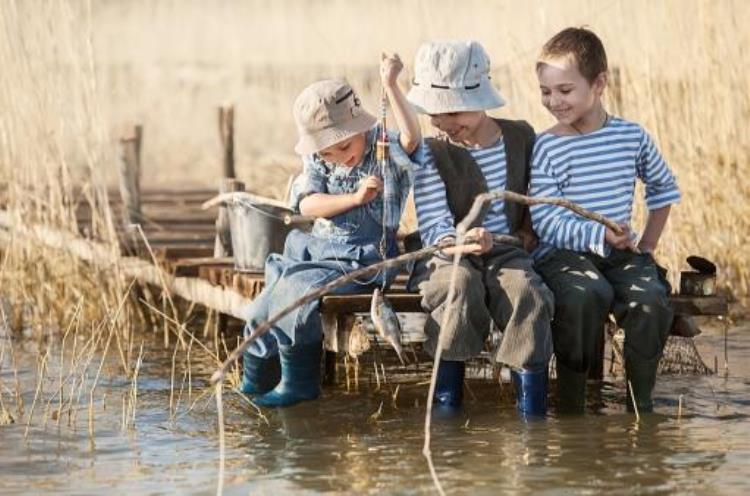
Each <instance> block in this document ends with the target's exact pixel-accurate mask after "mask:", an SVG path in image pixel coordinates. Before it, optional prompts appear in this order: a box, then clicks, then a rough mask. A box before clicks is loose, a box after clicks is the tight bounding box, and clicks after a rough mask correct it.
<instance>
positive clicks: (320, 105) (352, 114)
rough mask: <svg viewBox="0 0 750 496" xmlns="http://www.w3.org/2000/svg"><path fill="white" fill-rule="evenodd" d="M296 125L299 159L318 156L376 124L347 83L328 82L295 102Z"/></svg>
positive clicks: (322, 82)
mask: <svg viewBox="0 0 750 496" xmlns="http://www.w3.org/2000/svg"><path fill="white" fill-rule="evenodd" d="M294 121H295V123H296V124H297V132H298V133H299V141H297V144H296V145H295V147H294V151H296V152H297V153H299V154H300V155H309V154H311V153H316V152H319V151H321V150H323V149H325V148H328V147H329V146H331V145H335V144H336V143H339V142H341V141H344V140H346V139H348V138H351V137H352V136H354V135H356V134H359V133H363V132H365V131H368V130H370V129H372V127H373V126H374V125H375V124H376V122H377V120H376V119H375V117H373V116H372V115H370V114H369V113H368V112H367V111H366V110H365V109H364V108H362V104H361V103H360V101H359V98H358V97H357V95H356V94H355V93H354V90H352V87H351V86H349V83H347V82H346V80H344V79H325V80H323V81H318V82H316V83H313V84H311V85H310V86H308V87H307V88H305V89H304V90H302V93H300V94H299V96H298V97H297V100H295V102H294Z"/></svg>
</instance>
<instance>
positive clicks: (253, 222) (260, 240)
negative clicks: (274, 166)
mask: <svg viewBox="0 0 750 496" xmlns="http://www.w3.org/2000/svg"><path fill="white" fill-rule="evenodd" d="M227 210H228V212H229V230H230V232H231V235H232V252H233V254H234V267H235V269H237V270H258V269H261V270H262V269H263V268H264V266H265V261H266V257H267V256H268V254H269V253H282V252H283V251H284V240H286V235H287V234H288V233H289V231H290V230H291V229H292V227H291V226H287V225H285V224H284V217H285V216H286V215H291V214H293V212H292V210H290V209H288V208H286V207H284V206H281V205H280V204H278V202H276V201H274V200H268V201H264V199H263V198H261V197H258V198H255V199H248V198H243V199H242V201H236V202H231V203H229V204H228V205H227Z"/></svg>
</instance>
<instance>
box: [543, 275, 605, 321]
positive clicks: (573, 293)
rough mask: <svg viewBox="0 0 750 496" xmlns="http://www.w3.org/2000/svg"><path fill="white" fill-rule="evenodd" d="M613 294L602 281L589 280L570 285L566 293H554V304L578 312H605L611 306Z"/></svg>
mask: <svg viewBox="0 0 750 496" xmlns="http://www.w3.org/2000/svg"><path fill="white" fill-rule="evenodd" d="M614 297H615V294H614V290H613V289H612V286H610V284H609V283H608V282H607V281H606V280H605V279H604V278H600V279H589V280H586V281H585V282H584V281H581V282H577V283H575V284H572V285H571V286H570V287H569V288H568V289H567V290H566V291H561V292H559V293H555V304H556V306H557V307H564V308H567V309H571V310H578V311H580V312H585V313H588V312H591V311H597V310H598V311H606V310H609V308H610V307H611V306H612V301H613V300H614Z"/></svg>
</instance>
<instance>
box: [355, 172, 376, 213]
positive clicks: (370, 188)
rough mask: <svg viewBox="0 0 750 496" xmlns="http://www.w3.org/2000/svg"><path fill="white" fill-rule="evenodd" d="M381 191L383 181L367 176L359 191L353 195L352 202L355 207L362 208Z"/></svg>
mask: <svg viewBox="0 0 750 496" xmlns="http://www.w3.org/2000/svg"><path fill="white" fill-rule="evenodd" d="M382 189H383V180H382V179H380V178H379V177H377V176H367V177H366V178H365V179H364V181H362V184H360V185H359V189H358V190H357V192H356V193H354V201H355V203H356V204H357V206H362V205H364V204H366V203H370V202H371V201H373V200H374V199H375V198H376V197H377V196H378V193H380V190H382Z"/></svg>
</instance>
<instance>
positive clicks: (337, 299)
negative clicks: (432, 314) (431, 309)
mask: <svg viewBox="0 0 750 496" xmlns="http://www.w3.org/2000/svg"><path fill="white" fill-rule="evenodd" d="M386 296H387V297H388V301H390V302H391V305H393V309H394V310H395V311H396V312H423V310H422V305H421V302H422V297H421V296H420V295H419V293H406V292H393V291H389V292H387V293H386ZM371 301H372V295H371V294H356V295H328V296H324V297H323V298H322V301H321V305H320V311H321V312H326V313H357V312H369V311H370V303H371Z"/></svg>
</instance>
